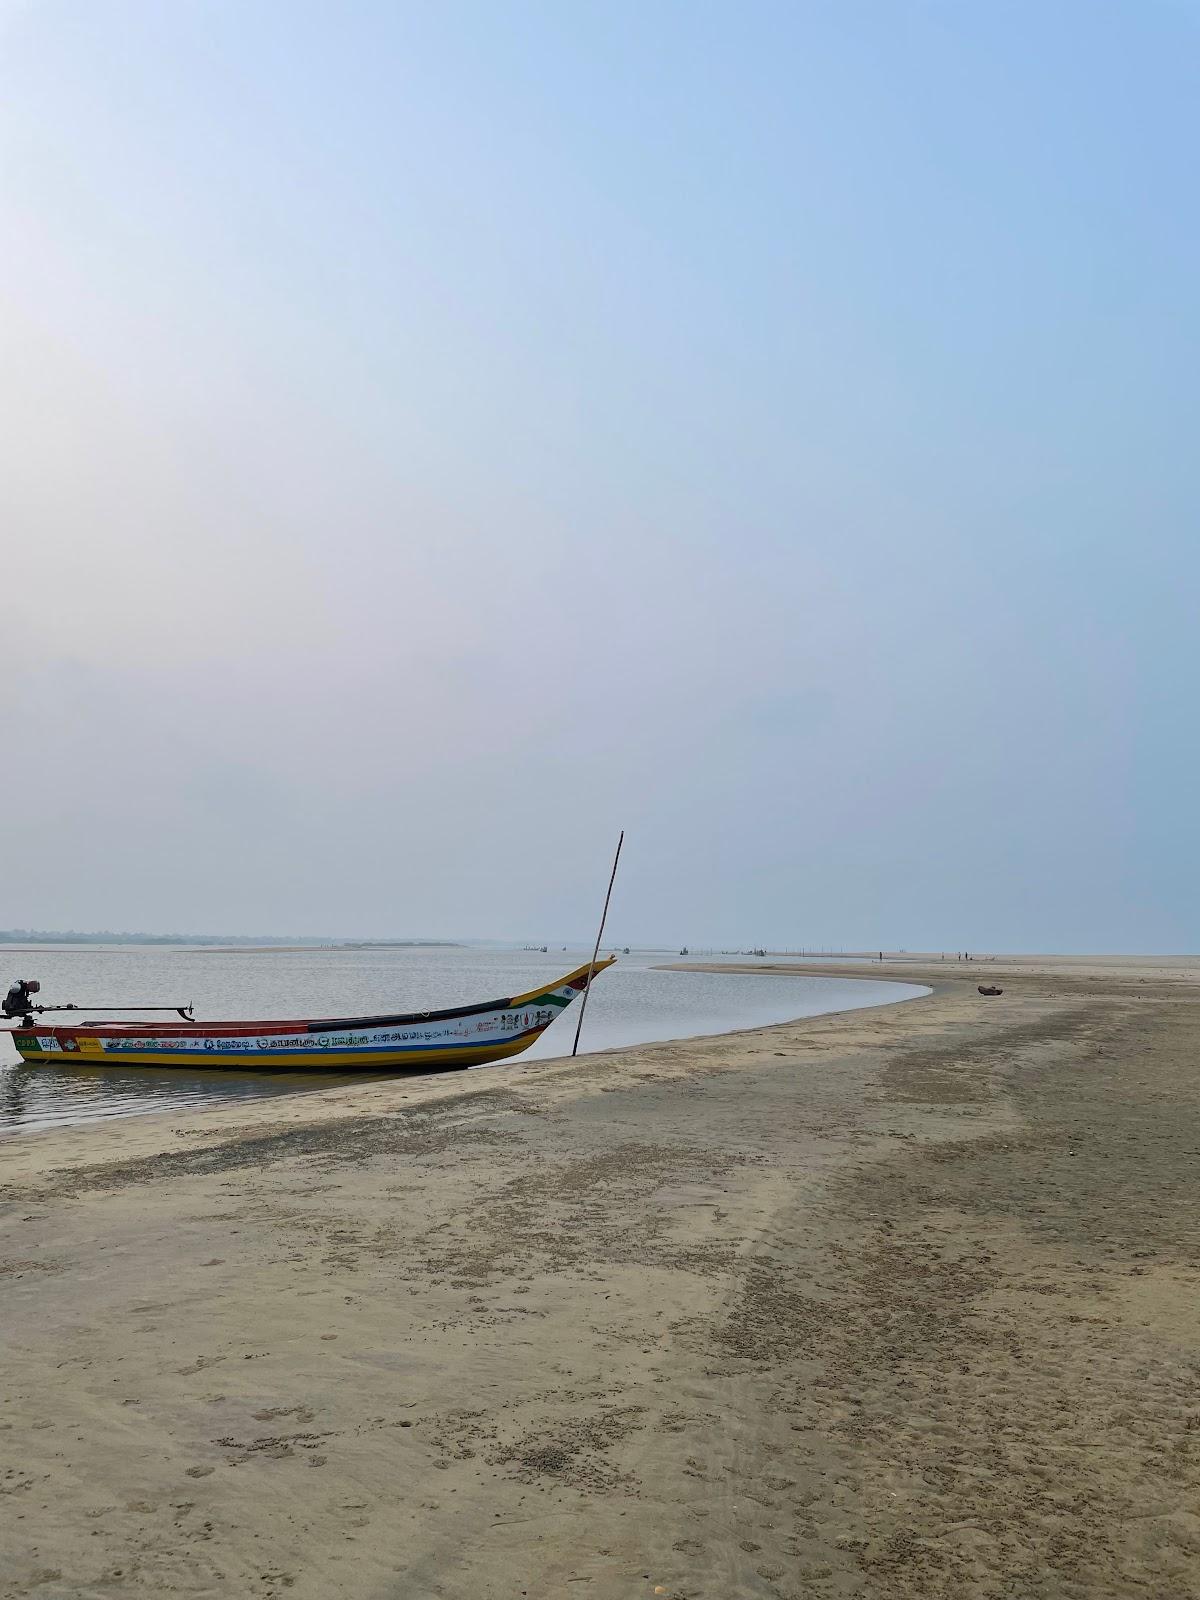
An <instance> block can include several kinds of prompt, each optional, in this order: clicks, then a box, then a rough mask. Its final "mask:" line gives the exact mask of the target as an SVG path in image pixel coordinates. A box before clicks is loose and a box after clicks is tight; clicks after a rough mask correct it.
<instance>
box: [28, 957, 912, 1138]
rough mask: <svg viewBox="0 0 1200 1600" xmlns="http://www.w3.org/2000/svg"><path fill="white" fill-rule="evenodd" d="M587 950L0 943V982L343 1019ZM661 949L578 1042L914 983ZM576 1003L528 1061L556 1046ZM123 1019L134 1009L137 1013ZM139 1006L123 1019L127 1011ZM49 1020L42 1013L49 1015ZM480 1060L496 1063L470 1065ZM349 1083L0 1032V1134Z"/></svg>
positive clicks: (728, 1021) (871, 999) (754, 1018)
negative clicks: (125, 1054)
mask: <svg viewBox="0 0 1200 1600" xmlns="http://www.w3.org/2000/svg"><path fill="white" fill-rule="evenodd" d="M590 954H591V951H590V950H588V951H584V952H582V953H581V952H579V951H577V950H566V951H562V950H560V951H551V952H550V953H549V954H547V955H542V954H541V953H540V952H532V951H529V952H525V951H513V950H506V951H495V950H466V949H445V950H440V949H414V950H396V949H393V950H295V951H294V950H267V951H250V950H237V951H226V950H220V951H206V950H196V949H183V948H174V947H162V946H156V947H139V946H130V945H125V946H114V947H111V948H109V947H102V946H95V945H88V946H82V945H81V946H76V947H74V948H67V947H62V946H56V947H53V948H51V947H46V946H39V947H36V948H33V949H28V950H25V949H19V948H17V947H16V946H0V980H2V986H3V988H4V989H7V987H8V985H9V983H10V982H11V981H12V979H13V978H14V977H21V978H40V979H41V983H42V993H41V996H40V998H41V999H42V1000H44V1001H46V1003H47V1004H53V1003H54V1002H56V1001H68V1000H73V1001H76V1002H77V1003H78V1004H80V1005H81V1006H83V1007H84V1008H85V1011H86V1007H87V1006H88V1005H89V1004H91V1005H125V1004H128V1003H130V1002H137V1001H139V1000H140V1001H142V1002H143V1003H146V1004H151V1003H159V1004H168V1005H174V1004H178V1005H186V1004H190V1003H194V1004H195V1007H196V1016H197V1018H198V1019H214V1020H215V1019H218V1018H222V1017H245V1018H264V1019H265V1018H271V1017H279V1018H286V1017H307V1016H355V1015H361V1014H369V1013H378V1012H381V1011H421V1010H428V1009H435V1008H437V1007H441V1006H455V1005H469V1004H471V1003H472V1002H475V1001H481V1000H493V999H497V998H499V997H502V996H504V995H509V994H520V993H522V992H523V991H524V990H526V989H531V988H533V987H534V985H535V984H537V983H540V982H542V981H543V980H545V979H548V978H558V977H561V976H562V974H563V973H564V972H569V971H570V970H571V969H572V968H573V967H577V966H579V965H580V964H581V962H583V961H586V960H587V959H588V956H589V955H590ZM677 959H678V957H677V956H675V955H674V954H673V953H669V952H662V951H659V952H653V953H648V954H647V953H641V952H638V953H635V954H632V955H629V956H622V957H621V959H620V961H619V962H618V964H617V965H616V966H615V967H613V968H611V969H610V970H609V971H608V972H605V973H603V974H602V975H601V977H600V978H599V979H598V980H597V982H596V986H595V988H594V989H593V990H592V994H591V998H590V1000H589V1001H588V1009H587V1017H586V1019H585V1022H584V1032H583V1038H582V1040H581V1042H580V1049H581V1050H583V1051H594V1050H606V1049H611V1048H613V1047H614V1046H617V1045H630V1044H645V1043H649V1042H650V1041H653V1040H656V1039H681V1038H688V1037H690V1036H693V1035H696V1034H706V1033H726V1032H729V1031H730V1030H731V1029H734V1028H753V1027H759V1026H761V1025H763V1024H765V1023H769V1022H787V1021H789V1020H791V1019H792V1018H793V1017H808V1016H816V1015H818V1014H819V1013H821V1012H824V1011H844V1010H850V1009H853V1008H855V1007H859V1006H870V1005H881V1004H884V1003H887V1002H890V1001H895V1000H904V999H910V998H911V997H913V996H914V995H918V994H924V993H926V991H925V990H924V989H921V988H918V987H916V986H915V985H912V984H899V983H879V982H872V981H868V980H863V979H852V978H791V977H779V976H771V975H768V974H763V975H762V976H761V977H758V976H755V975H742V974H737V973H707V972H661V971H656V970H654V969H655V967H656V966H657V965H658V964H660V963H662V962H664V961H671V960H677ZM578 1004H579V1003H578V1001H576V1003H575V1005H573V1006H571V1007H570V1009H569V1010H567V1011H566V1012H565V1013H564V1014H563V1015H562V1016H561V1017H560V1018H559V1019H558V1020H557V1021H556V1022H554V1023H553V1024H552V1025H551V1027H550V1028H549V1030H548V1031H547V1032H546V1033H545V1034H544V1035H543V1037H542V1038H541V1039H540V1040H539V1041H538V1043H537V1044H536V1045H535V1046H534V1047H533V1048H532V1049H531V1050H529V1051H527V1052H526V1056H527V1057H529V1056H561V1055H569V1054H570V1050H571V1042H572V1039H573V1037H574V1032H575V1021H576V1016H577V1010H578ZM134 1014H135V1013H134ZM135 1015H136V1014H135ZM47 1020H50V1019H47ZM481 1070H495V1069H494V1068H493V1069H481ZM349 1081H351V1080H349V1079H345V1078H331V1077H330V1076H329V1075H328V1074H321V1075H320V1076H307V1075H306V1076H303V1077H301V1076H282V1075H271V1076H261V1077H259V1076H254V1075H251V1074H247V1075H245V1076H242V1075H240V1074H235V1073H229V1072H207V1073H206V1072H188V1073H184V1072H176V1071H170V1072H155V1071H153V1070H151V1069H148V1068H144V1067H143V1068H137V1069H122V1068H119V1067H91V1068H89V1067H82V1066H71V1067H57V1066H56V1067H40V1066H39V1067H26V1066H24V1065H23V1064H22V1062H21V1060H20V1058H19V1056H18V1055H17V1053H16V1050H15V1049H14V1047H13V1045H12V1041H11V1040H10V1039H9V1038H7V1036H4V1035H0V1134H4V1133H12V1132H14V1131H15V1130H18V1129H21V1130H28V1129H31V1128H47V1127H61V1126H64V1125H66V1124H68V1123H77V1122H88V1121H92V1120H93V1119H96V1118H100V1117H111V1116H129V1115H136V1114H138V1113H146V1112H150V1111H163V1110H167V1109H171V1108H180V1107H184V1106H188V1105H212V1104H217V1103H220V1102H229V1101H233V1100H240V1099H257V1098H262V1097H265V1096H269V1095H276V1094H296V1093H300V1092H304V1091H309V1092H315V1091H317V1090H320V1089H328V1088H330V1087H331V1086H332V1085H334V1084H337V1083H345V1082H349Z"/></svg>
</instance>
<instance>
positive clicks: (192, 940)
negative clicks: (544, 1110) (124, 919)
mask: <svg viewBox="0 0 1200 1600" xmlns="http://www.w3.org/2000/svg"><path fill="white" fill-rule="evenodd" d="M0 944H180V945H256V946H259V947H261V946H263V945H270V946H284V945H286V946H288V947H289V948H292V949H297V948H301V949H314V950H315V949H322V948H324V949H328V948H329V947H330V946H331V945H332V946H336V947H338V948H340V949H350V950H392V949H409V948H413V947H416V946H421V947H427V946H431V945H432V946H436V947H437V948H439V949H448V950H454V949H458V948H459V945H458V942H457V941H456V940H454V939H334V938H315V937H314V938H308V937H306V936H305V935H297V934H286V935H281V934H270V933H268V934H243V933H112V932H110V931H108V930H105V931H104V932H101V933H79V932H77V931H76V930H75V929H74V928H72V929H69V930H66V931H61V930H60V931H58V932H50V931H47V930H45V929H42V928H4V929H0Z"/></svg>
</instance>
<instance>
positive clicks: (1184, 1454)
mask: <svg viewBox="0 0 1200 1600" xmlns="http://www.w3.org/2000/svg"><path fill="white" fill-rule="evenodd" d="M722 970H727V969H726V968H723V969H722ZM753 970H755V971H760V972H761V971H762V970H764V964H763V963H761V962H756V963H754V966H753ZM816 970H819V971H820V972H821V973H822V974H829V973H830V972H835V971H837V970H838V969H837V968H836V967H831V966H830V965H829V964H828V963H827V962H822V963H820V966H819V968H818V969H816ZM847 975H849V976H855V975H859V976H861V975H864V974H863V970H862V968H861V967H852V968H849V969H847ZM870 976H872V977H879V976H883V977H889V976H894V977H897V978H901V979H903V980H905V981H908V982H913V981H916V982H929V983H931V984H932V985H933V986H934V992H933V994H932V995H930V996H929V997H927V998H925V999H921V1000H916V1001H910V1002H908V1003H906V1004H903V1005H898V1006H892V1007H885V1008H881V1009H878V1010H874V1011H859V1012H851V1013H845V1014H842V1015H840V1016H826V1017H816V1018H810V1019H806V1020H804V1021H801V1022H796V1023H789V1024H785V1025H783V1026H781V1027H775V1028H768V1029H761V1030H758V1031H756V1032H752V1033H745V1034H740V1035H736V1036H726V1037H718V1038H709V1039H702V1040H695V1041H688V1042H682V1043H680V1042H676V1043H669V1044H659V1045H653V1046H648V1047H645V1048H640V1049H635V1050H628V1051H623V1052H618V1053H614V1054H612V1055H608V1056H590V1057H587V1058H585V1059H583V1060H582V1061H580V1062H579V1063H578V1064H571V1063H562V1062H554V1061H546V1062H532V1063H526V1064H522V1063H520V1062H515V1063H512V1064H511V1065H509V1066H507V1067H504V1068H498V1069H493V1070H491V1071H489V1072H487V1073H479V1074H472V1075H469V1076H468V1075H455V1076H452V1077H447V1078H439V1079H434V1080H431V1079H423V1080H409V1081H408V1082H404V1083H388V1084H369V1085H366V1086H363V1087H359V1088H351V1089H346V1088H339V1089H336V1090H333V1091H331V1092H330V1093H329V1094H328V1095H326V1096H322V1097H320V1098H313V1097H304V1098H298V1099H296V1100H295V1101H290V1102H288V1103H287V1104H286V1105H284V1106H281V1104H280V1102H279V1101H277V1100H276V1101H265V1102H262V1103H259V1104H256V1105H254V1106H252V1107H249V1108H248V1107H246V1106H245V1105H241V1106H238V1107H236V1108H229V1109H223V1110H218V1111H209V1112H205V1113H201V1114H199V1115H190V1116H188V1117H186V1118H183V1117H181V1116H180V1115H179V1114H167V1115H165V1116H163V1117H153V1118H139V1119H132V1120H130V1121H124V1122H119V1123H113V1124H110V1125H107V1126H104V1127H94V1126H93V1127H89V1128H87V1129H79V1130H68V1131H65V1132H62V1133H52V1134H31V1135H27V1136H23V1137H18V1138H14V1139H9V1140H7V1141H5V1142H4V1143H3V1144H2V1145H0V1296H2V1301H0V1306H2V1317H0V1338H2V1339H3V1344H4V1388H3V1395H2V1397H0V1399H2V1403H0V1557H2V1559H0V1594H3V1595H4V1596H26V1595H37V1596H39V1597H42V1600H60V1597H61V1600H66V1597H68V1596H70V1597H72V1600H75V1597H91V1596H96V1597H100V1596H104V1597H106V1600H107V1597H111V1596H113V1595H114V1594H131V1595H132V1594H145V1595H181V1596H222V1597H223V1596H239V1597H241V1596H255V1597H267V1596H283V1595H285V1594H286V1595H289V1596H293V1597H295V1600H309V1597H311V1600H317V1597H321V1600H328V1597H329V1596H334V1595H347V1596H349V1595H353V1596H355V1597H356V1600H357V1597H376V1596H378V1597H384V1596H395V1597H404V1600H410V1597H411V1600H417V1597H424V1596H435V1595H439V1596H447V1597H453V1600H466V1597H468V1596H470V1597H473V1600H475V1597H481V1596H482V1597H491V1596H513V1597H518V1596H522V1595H527V1596H528V1597H530V1600H533V1597H536V1596H543V1595H556V1596H558V1595H581V1596H588V1597H590V1600H608V1597H617V1596H621V1597H625V1596H641V1595H647V1596H648V1595H652V1594H654V1593H659V1594H664V1595H668V1596H689V1597H690V1596H705V1597H718V1596H719V1597H721V1600H729V1597H731V1596H743V1595H745V1596H758V1595H761V1596H764V1597H793V1596H802V1595H803V1596H813V1595H825V1596H838V1597H844V1596H851V1595H857V1596H864V1597H873V1596H913V1597H916V1596H944V1597H946V1600H949V1597H951V1596H953V1597H961V1596H972V1597H973V1596H978V1597H980V1600H982V1597H984V1596H994V1595H1001V1594H1004V1595H1008V1594H1011V1595H1020V1596H1023V1597H1042V1596H1044V1597H1050V1596H1055V1597H1057V1596H1075V1595H1078V1596H1088V1597H1095V1596H1100V1595H1104V1596H1110V1595H1112V1596H1118V1595H1130V1596H1132V1595H1135V1594H1136V1595H1138V1596H1139V1597H1144V1596H1145V1595H1147V1594H1153V1595H1155V1596H1156V1597H1162V1600H1173V1597H1179V1600H1183V1597H1184V1596H1188V1597H1190V1596H1192V1595H1193V1594H1194V1593H1196V1592H1197V1589H1198V1588H1200V1514H1198V1511H1197V1508H1198V1506H1200V1461H1198V1460H1197V1453H1198V1452H1200V1332H1198V1322H1200V1318H1198V1316H1197V1312H1196V1304H1197V1285H1198V1282H1200V1229H1198V1226H1197V1223H1198V1219H1200V1204H1198V1200H1197V1195H1198V1188H1200V1087H1198V1085H1197V1072H1196V1064H1197V1055H1198V1049H1197V1046H1198V1044H1200V971H1198V970H1197V968H1196V967H1195V965H1194V964H1188V963H1184V962H1176V963H1158V964H1143V965H1137V966H1135V965H1130V964H1128V963H1121V962H1103V963H1086V962H1080V963H1074V964H1069V965H1068V964H1063V963H1054V962H1050V961H1048V960H1040V959H1033V958H1024V959H1022V960H1015V959H1014V960H1011V961H1008V962H1006V963H998V964H997V965H996V966H995V967H991V966H985V965H984V964H982V963H980V964H978V965H976V964H972V966H971V967H970V968H965V969H957V968H955V967H954V966H953V965H952V964H941V963H937V964H934V965H931V966H930V967H929V968H928V969H923V968H921V967H920V966H919V965H915V964H913V963H909V962H906V963H905V964H904V965H903V966H899V967H897V968H895V969H894V970H893V969H889V968H888V967H887V966H884V967H882V968H880V967H879V966H874V967H872V969H871V971H870ZM993 977H995V978H996V981H1000V982H1002V983H1003V985H1004V988H1005V993H1004V995H1003V996H1002V997H1001V998H1000V999H998V1000H984V999H981V998H980V997H979V996H978V995H977V994H976V992H975V985H976V984H977V983H979V982H984V981H990V980H992V979H993ZM785 978H786V974H783V973H781V981H785Z"/></svg>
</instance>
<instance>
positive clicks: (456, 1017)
mask: <svg viewBox="0 0 1200 1600" xmlns="http://www.w3.org/2000/svg"><path fill="white" fill-rule="evenodd" d="M613 959H614V958H613V957H611V956H610V957H609V958H608V959H607V960H605V961H597V962H596V963H595V965H594V966H590V965H589V966H583V967H577V968H576V969H575V971H574V972H569V973H568V974H567V975H566V977H565V978H559V979H558V981H557V982H556V983H549V984H543V985H541V986H539V987H538V988H536V989H530V991H529V992H528V994H518V995H513V996H512V997H511V998H509V999H507V1000H489V1001H486V1002H485V1003H484V1004H483V1005H475V1006H455V1007H452V1008H451V1009H450V1010H447V1011H412V1012H408V1013H407V1014H405V1015H403V1016H386V1017H334V1018H326V1019H322V1020H320V1021H316V1022H209V1023H204V1022H194V1021H181V1022H95V1021H90V1022H70V1023H41V1022H38V1023H35V1024H34V1025H33V1026H32V1027H17V1028H14V1029H13V1042H14V1043H15V1045H16V1047H17V1049H18V1050H19V1051H20V1052H21V1055H22V1057H23V1058H24V1060H25V1061H26V1062H28V1063H29V1064H30V1065H31V1066H65V1065H67V1064H68V1063H70V1062H78V1063H79V1064H81V1065H86V1066H120V1067H186V1068H189V1069H190V1070H191V1071H193V1072H197V1071H200V1072H210V1071H221V1070H225V1071H230V1072H262V1071H264V1070H265V1071H270V1072H337V1073H354V1072H404V1071H406V1070H408V1069H410V1068H421V1069H424V1070H429V1069H430V1068H433V1069H438V1068H442V1067H474V1066H478V1065H479V1064H480V1063H482V1062H486V1061H502V1060H504V1059H505V1057H507V1056H515V1055H519V1054H520V1053H521V1051H522V1050H528V1048H529V1046H530V1045H531V1044H533V1042H534V1040H535V1039H540V1038H541V1036H542V1034H543V1033H545V1031H546V1029H547V1028H548V1027H549V1026H550V1024H551V1023H552V1022H553V1021H554V1019H555V1017H557V1016H559V1015H560V1014H561V1013H562V1012H563V1011H564V1010H565V1009H566V1007H567V1006H569V1005H570V1004H571V1002H572V1000H575V999H577V998H578V997H579V996H580V995H582V994H583V993H584V991H585V990H586V989H587V986H588V984H589V982H590V981H591V978H593V977H594V976H595V975H596V973H598V972H603V971H604V969H605V968H606V967H610V966H612V963H613Z"/></svg>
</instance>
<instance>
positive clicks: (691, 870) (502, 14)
mask: <svg viewBox="0 0 1200 1600" xmlns="http://www.w3.org/2000/svg"><path fill="white" fill-rule="evenodd" d="M0 54H2V84H0V88H2V93H0V226H2V233H0V338H2V346H0V350H2V361H3V367H2V371H3V385H2V401H0V405H2V414H0V529H2V538H3V567H2V571H3V613H2V619H0V671H2V675H0V687H2V689H3V696H4V703H5V707H6V718H5V723H6V725H5V728H4V734H5V738H4V746H3V748H4V756H3V760H4V781H3V783H2V784H0V828H2V832H3V840H4V866H3V873H2V875H0V927H4V926H37V927H43V928H47V927H50V928H54V927H77V928H103V927H110V928H140V929H147V930H175V929H212V930H219V931H224V932H260V931H272V932H280V933H288V932H294V933H334V934H338V933H341V934H362V935H387V934H391V935H397V936H405V935H431V936H446V937H453V936H467V937H470V936H480V937H487V936H494V937H505V936H512V937H515V938H518V939H521V938H530V939H538V940H540V939H543V938H555V939H557V938H559V937H564V938H565V937H567V936H571V935H584V934H586V932H587V931H588V929H589V928H591V927H592V926H593V924H594V920H595V916H596V914H597V911H598V906H599V901H600V899H601V897H602V894H603V888H604V880H605V877H606V874H607V867H608V861H609V858H610V855H611V851H612V848H613V845H614V844H615V839H616V834H617V831H618V829H619V828H620V827H622V826H624V827H625V828H626V829H627V830H628V839H627V845H626V855H625V858H624V863H623V868H622V876H621V878H620V879H619V880H618V888H617V893H616V896H615V898H614V907H613V913H612V918H611V923H610V931H611V933H612V935H613V936H614V937H615V938H616V939H617V940H618V941H620V942H625V941H640V940H656V939H664V940H667V941H675V940H678V941H681V942H682V941H684V940H686V941H687V942H688V943H690V944H693V945H700V944H705V943H714V942H715V943H727V942H728V943H745V942H751V941H753V942H756V943H757V942H763V943H767V944H775V945H798V944H801V943H810V944H826V945H851V946H856V947H859V946H877V945H887V946H901V945H902V946H907V947H909V948H939V947H948V948H950V949H957V948H961V947H963V946H972V947H976V948H980V949H985V948H996V949H1003V948H1008V949H1038V950H1051V949H1092V950H1102V949H1109V950H1134V949H1152V950H1195V949H1197V948H1200V868H1198V865H1197V860H1198V857H1197V849H1196V842H1195V841H1196V831H1197V826H1198V816H1200V804H1198V802H1200V796H1198V794H1197V788H1198V778H1200V756H1198V754H1197V748H1196V727H1197V711H1198V704H1200V677H1198V673H1197V667H1198V666H1200V644H1198V636H1197V598H1198V594H1200V547H1198V537H1200V528H1198V524H1197V509H1198V505H1200V495H1198V487H1200V451H1198V450H1197V444H1196V432H1197V416H1198V410H1200V408H1198V399H1200V396H1198V395H1197V389H1198V387H1200V383H1198V377H1197V374H1198V373H1200V349H1198V339H1197V334H1198V331H1200V309H1198V298H1197V286H1198V284H1200V218H1198V215H1197V201H1196V192H1197V191H1196V159H1197V147H1198V145H1197V141H1198V135H1200V7H1197V6H1196V5H1193V4H1192V3H1190V0H1174V3H1170V0H1158V3H1155V0H1128V3H1126V4H1106V3H1104V0H1077V3H1070V0H1061V3H1055V0H1032V3H1027V4H1022V3H1009V0H1003V3H1001V0H991V3H988V0H979V3H972V4H962V3H959V0H947V3H941V4H934V3H927V4H919V3H905V0H874V3H854V0H837V3H834V0H828V3H817V0H807V3H806V0H787V3H780V4H768V3H755V0H746V3H739V4H733V3H731V0H730V3H726V4H721V5H716V4H696V3H686V4H685V3H679V4H667V3H656V0H637V3H628V4H624V3H613V0H603V3H600V0H596V3H594V4H593V3H583V0H557V3H554V4H550V3H545V4H534V3H521V0H506V3H505V4H503V5H500V4H495V3H492V0H481V3H479V4H462V3H455V0H448V3H447V0H438V3H433V0H429V3H422V4H415V3H414V4H402V3H397V0H390V3H379V4H371V3H365V0H348V3H343V4H337V5H335V4H332V3H330V0H325V3H321V4H314V3H304V0H194V3H193V0H153V3H152V0H143V3H110V0H77V3H70V4H67V3H61V4H60V3H55V0H41V3H39V0H25V3H16V4H13V3H11V0H0Z"/></svg>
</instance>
